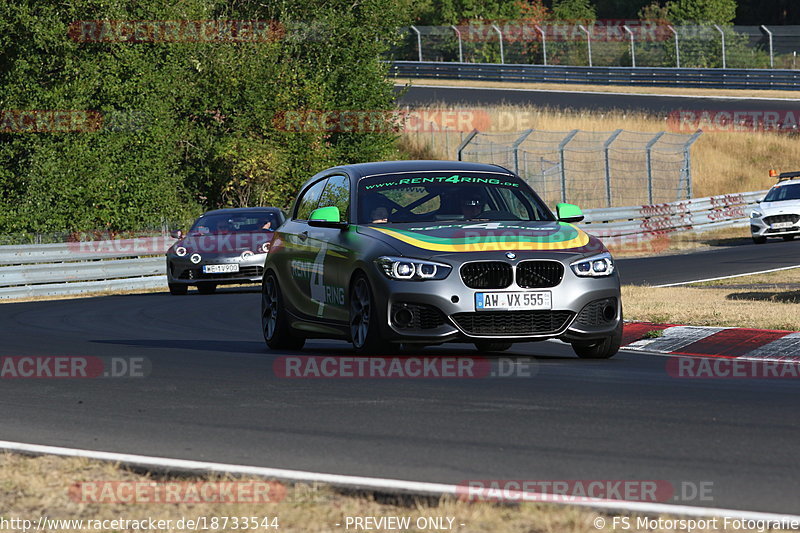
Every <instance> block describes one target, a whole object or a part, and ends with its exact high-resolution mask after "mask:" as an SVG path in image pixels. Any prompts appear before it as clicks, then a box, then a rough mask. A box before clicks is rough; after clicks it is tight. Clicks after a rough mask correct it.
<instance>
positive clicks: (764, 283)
mask: <svg viewBox="0 0 800 533" xmlns="http://www.w3.org/2000/svg"><path fill="white" fill-rule="evenodd" d="M622 301H623V304H624V307H625V318H626V319H628V320H636V321H644V322H654V323H660V324H690V325H693V326H722V327H744V328H756V329H780V330H789V331H795V330H799V329H800V320H798V318H797V304H798V303H800V268H797V269H792V270H782V271H778V272H771V273H768V274H758V275H752V276H740V277H736V278H729V279H725V280H718V281H713V282H704V283H697V284H693V285H688V286H680V287H661V288H656V287H648V286H632V285H625V286H623V287H622Z"/></svg>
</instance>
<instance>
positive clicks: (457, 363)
mask: <svg viewBox="0 0 800 533" xmlns="http://www.w3.org/2000/svg"><path fill="white" fill-rule="evenodd" d="M272 370H273V372H274V374H275V376H276V377H279V378H287V379H340V378H356V379H365V378H367V379H478V378H490V377H495V378H531V377H533V376H535V375H536V374H537V372H538V362H537V361H536V360H535V359H532V358H528V357H500V358H492V359H489V358H486V357H472V356H469V357H449V356H442V357H432V356H419V357H417V356H402V357H359V356H338V355H329V356H294V355H293V356H281V357H278V358H277V359H275V362H274V363H273V366H272Z"/></svg>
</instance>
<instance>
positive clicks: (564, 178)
mask: <svg viewBox="0 0 800 533" xmlns="http://www.w3.org/2000/svg"><path fill="white" fill-rule="evenodd" d="M578 131H580V130H572V131H571V132H569V133H568V134H567V136H566V137H564V138H563V139H562V140H561V142H560V143H558V159H559V162H560V163H561V201H562V202H566V201H567V169H566V166H565V165H564V163H565V162H566V160H565V158H564V149H565V148H566V147H567V144H569V142H570V141H571V140H572V138H573V137H575V136H576V135H577V134H578Z"/></svg>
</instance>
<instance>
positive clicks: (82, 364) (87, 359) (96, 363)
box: [0, 355, 152, 379]
mask: <svg viewBox="0 0 800 533" xmlns="http://www.w3.org/2000/svg"><path fill="white" fill-rule="evenodd" d="M151 371H152V364H151V363H150V360H149V359H148V358H146V357H119V356H114V357H97V356H91V355H7V356H0V378H2V379H86V378H143V377H147V376H149V375H150V373H151Z"/></svg>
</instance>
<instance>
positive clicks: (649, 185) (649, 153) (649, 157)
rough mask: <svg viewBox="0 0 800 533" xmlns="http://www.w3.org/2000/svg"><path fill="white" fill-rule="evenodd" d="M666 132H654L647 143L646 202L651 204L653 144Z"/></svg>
mask: <svg viewBox="0 0 800 533" xmlns="http://www.w3.org/2000/svg"><path fill="white" fill-rule="evenodd" d="M665 133H666V132H665V131H662V132H660V133H658V134H656V136H655V137H653V138H652V139H650V142H648V143H647V147H646V150H647V203H648V204H650V205H652V204H653V145H654V144H656V143H657V142H658V140H659V139H660V138H661V137H663V136H664V134H665Z"/></svg>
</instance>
